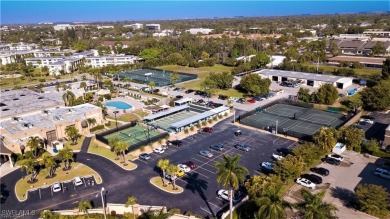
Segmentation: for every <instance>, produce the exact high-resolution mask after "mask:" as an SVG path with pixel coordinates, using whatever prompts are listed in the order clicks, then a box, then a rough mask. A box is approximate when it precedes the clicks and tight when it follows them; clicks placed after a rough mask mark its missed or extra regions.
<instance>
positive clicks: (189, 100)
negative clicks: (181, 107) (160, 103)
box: [174, 97, 192, 104]
mask: <svg viewBox="0 0 390 219" xmlns="http://www.w3.org/2000/svg"><path fill="white" fill-rule="evenodd" d="M191 101H192V98H191V97H185V98H181V99H179V100H175V101H174V102H175V103H178V104H182V103H188V102H191Z"/></svg>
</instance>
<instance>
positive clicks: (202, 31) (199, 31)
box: [186, 28, 214, 35]
mask: <svg viewBox="0 0 390 219" xmlns="http://www.w3.org/2000/svg"><path fill="white" fill-rule="evenodd" d="M213 31H214V29H209V28H191V29H189V30H186V32H187V33H190V34H193V35H197V34H211V33H212V32H213Z"/></svg>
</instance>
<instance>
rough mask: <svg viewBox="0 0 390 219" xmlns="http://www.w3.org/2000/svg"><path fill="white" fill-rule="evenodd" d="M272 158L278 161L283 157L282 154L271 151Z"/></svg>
mask: <svg viewBox="0 0 390 219" xmlns="http://www.w3.org/2000/svg"><path fill="white" fill-rule="evenodd" d="M272 159H274V160H276V161H279V160H281V159H283V156H281V155H277V154H274V153H272Z"/></svg>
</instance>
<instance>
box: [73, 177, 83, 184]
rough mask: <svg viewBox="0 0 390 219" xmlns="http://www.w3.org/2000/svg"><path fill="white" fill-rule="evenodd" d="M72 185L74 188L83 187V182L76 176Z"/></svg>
mask: <svg viewBox="0 0 390 219" xmlns="http://www.w3.org/2000/svg"><path fill="white" fill-rule="evenodd" d="M73 184H74V186H81V185H83V181H82V180H81V178H80V177H78V176H76V177H75V178H74V179H73Z"/></svg>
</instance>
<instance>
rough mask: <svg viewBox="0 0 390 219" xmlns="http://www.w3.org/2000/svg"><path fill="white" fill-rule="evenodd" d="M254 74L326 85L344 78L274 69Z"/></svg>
mask: <svg viewBox="0 0 390 219" xmlns="http://www.w3.org/2000/svg"><path fill="white" fill-rule="evenodd" d="M255 73H257V74H261V75H265V76H280V77H288V78H297V79H305V80H313V81H323V82H328V83H334V82H336V81H337V80H339V79H340V78H344V77H340V76H334V75H323V74H314V73H305V72H295V71H283V70H275V69H263V70H260V71H258V72H255Z"/></svg>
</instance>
